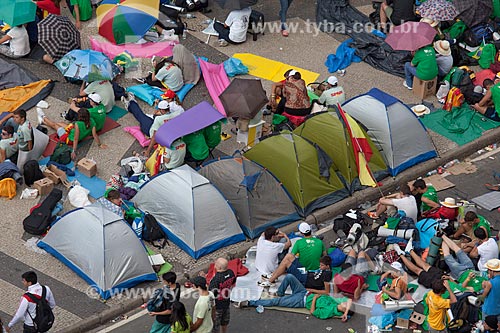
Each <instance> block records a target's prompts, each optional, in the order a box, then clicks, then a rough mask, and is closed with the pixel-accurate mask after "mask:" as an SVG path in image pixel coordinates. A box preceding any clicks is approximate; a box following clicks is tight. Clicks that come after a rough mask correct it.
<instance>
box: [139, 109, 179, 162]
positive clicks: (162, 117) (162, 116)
mask: <svg viewBox="0 0 500 333" xmlns="http://www.w3.org/2000/svg"><path fill="white" fill-rule="evenodd" d="M180 114H181V113H179V112H170V105H169V102H168V101H160V102H159V103H158V115H157V116H156V117H155V118H154V120H153V124H151V128H150V129H149V137H150V138H151V142H150V143H149V146H148V148H147V149H146V151H145V152H144V155H145V156H149V154H150V153H151V150H152V149H153V147H154V145H155V144H156V140H155V135H156V131H158V129H159V128H160V127H161V125H163V124H164V123H166V122H167V121H169V120H171V119H173V118H175V117H177V116H178V115H180Z"/></svg>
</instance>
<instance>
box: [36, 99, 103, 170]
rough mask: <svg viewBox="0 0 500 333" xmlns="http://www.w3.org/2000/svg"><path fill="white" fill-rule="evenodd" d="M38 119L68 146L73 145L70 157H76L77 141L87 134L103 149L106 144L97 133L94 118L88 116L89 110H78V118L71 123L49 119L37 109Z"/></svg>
mask: <svg viewBox="0 0 500 333" xmlns="http://www.w3.org/2000/svg"><path fill="white" fill-rule="evenodd" d="M37 113H38V121H39V123H40V124H41V125H47V126H49V127H50V128H52V129H54V130H55V131H56V133H57V136H58V137H59V141H60V142H65V143H66V144H67V145H68V146H73V152H72V153H71V158H72V159H73V160H75V159H76V150H77V149H78V142H80V141H82V140H83V139H85V138H86V137H87V136H89V135H92V136H93V137H94V140H95V142H96V143H97V146H98V147H99V148H102V149H105V148H107V146H106V145H105V144H102V143H101V140H100V139H99V135H97V130H96V125H95V121H94V119H92V118H91V117H90V113H89V110H87V109H83V108H82V109H80V110H78V120H77V121H75V122H74V123H71V124H69V125H68V124H66V123H57V122H55V121H53V120H50V119H49V118H48V117H47V116H45V113H44V112H43V111H42V109H37Z"/></svg>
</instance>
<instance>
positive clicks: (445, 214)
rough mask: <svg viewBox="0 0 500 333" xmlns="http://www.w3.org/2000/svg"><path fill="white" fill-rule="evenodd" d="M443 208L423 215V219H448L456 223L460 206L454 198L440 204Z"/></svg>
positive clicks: (434, 209) (431, 210) (446, 199)
mask: <svg viewBox="0 0 500 333" xmlns="http://www.w3.org/2000/svg"><path fill="white" fill-rule="evenodd" d="M440 204H441V206H440V207H439V208H433V209H430V210H428V211H427V212H425V214H422V216H423V217H427V218H433V219H448V220H450V221H456V219H457V216H458V206H457V204H456V201H455V199H454V198H445V199H444V201H442V202H440Z"/></svg>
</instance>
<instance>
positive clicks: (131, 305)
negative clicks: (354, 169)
mask: <svg viewBox="0 0 500 333" xmlns="http://www.w3.org/2000/svg"><path fill="white" fill-rule="evenodd" d="M499 138H500V128H496V129H493V130H491V131H489V132H487V133H486V134H484V135H482V136H481V137H480V138H479V139H477V140H474V141H473V142H469V143H468V144H465V145H463V146H461V147H458V148H456V149H451V150H450V151H448V152H446V153H444V154H443V155H442V156H439V157H436V158H433V159H431V160H428V161H425V162H423V163H420V164H417V165H415V166H413V167H411V168H410V169H406V170H405V171H403V172H402V173H400V174H398V175H397V176H396V177H392V178H386V179H385V180H384V181H383V184H382V186H380V190H381V191H382V192H383V193H388V192H389V191H393V190H394V189H395V188H396V187H397V186H398V185H399V184H401V183H407V182H409V181H411V180H414V179H416V178H418V177H420V176H422V175H424V174H426V173H427V172H429V171H431V170H434V169H436V168H438V167H439V166H441V165H444V164H446V163H448V162H450V161H452V160H454V159H463V158H464V157H467V156H470V155H472V154H473V153H475V152H477V151H478V150H480V149H482V148H484V147H486V146H488V145H490V144H494V143H496V141H497V140H498V139H499ZM379 197H380V192H379V189H378V188H367V189H364V190H362V191H357V192H355V193H354V194H353V195H352V196H351V197H348V198H346V199H344V200H342V201H339V202H337V203H335V204H333V205H330V206H328V207H324V208H320V209H318V210H316V211H314V212H313V213H311V214H310V215H308V216H307V217H306V218H305V221H306V222H307V223H309V224H316V225H318V224H319V223H322V222H324V221H327V220H329V219H331V218H333V217H335V216H337V215H340V214H343V213H345V212H346V211H348V210H349V209H351V208H352V207H358V206H359V205H360V204H362V203H364V202H366V201H372V200H374V199H377V198H379ZM280 229H282V230H283V231H284V232H286V233H289V232H291V231H296V226H295V224H290V225H288V226H285V227H282V228H280ZM330 230H332V229H331V228H329V227H326V228H324V229H322V230H319V231H318V232H317V233H319V234H322V233H325V232H328V231H330ZM255 244H256V241H255V240H253V241H250V242H248V244H247V245H248V246H245V247H244V249H241V250H239V251H237V252H236V253H231V255H232V256H236V257H242V256H243V255H244V254H245V253H246V251H247V250H248V249H249V248H250V247H252V246H253V245H255ZM202 270H205V271H206V270H208V266H207V267H203V268H202ZM197 274H198V272H193V273H192V274H191V275H192V276H195V275H197ZM144 302H145V300H144V299H142V298H136V299H131V300H127V301H125V302H123V303H120V304H118V305H115V306H113V307H111V308H109V309H107V310H105V311H103V312H101V313H100V314H96V315H93V316H90V317H88V318H86V319H82V320H81V321H79V322H77V323H75V324H74V325H72V326H69V327H66V328H64V329H62V330H59V331H57V333H81V332H88V331H90V330H91V329H94V328H96V327H98V326H99V325H105V324H107V323H108V322H109V321H110V320H112V319H114V318H116V317H118V316H120V315H122V314H124V313H127V312H129V311H131V310H133V309H135V308H138V307H140V306H141V305H142V304H143V303H144Z"/></svg>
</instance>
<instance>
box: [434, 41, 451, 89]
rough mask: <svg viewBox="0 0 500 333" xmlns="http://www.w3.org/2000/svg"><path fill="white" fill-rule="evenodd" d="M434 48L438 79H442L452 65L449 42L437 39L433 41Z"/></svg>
mask: <svg viewBox="0 0 500 333" xmlns="http://www.w3.org/2000/svg"><path fill="white" fill-rule="evenodd" d="M434 50H436V62H437V65H438V80H439V81H440V80H442V79H443V78H444V77H445V76H446V75H447V74H448V73H449V72H450V70H451V68H452V67H453V56H452V55H451V49H450V42H448V41H447V40H438V41H437V42H434Z"/></svg>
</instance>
